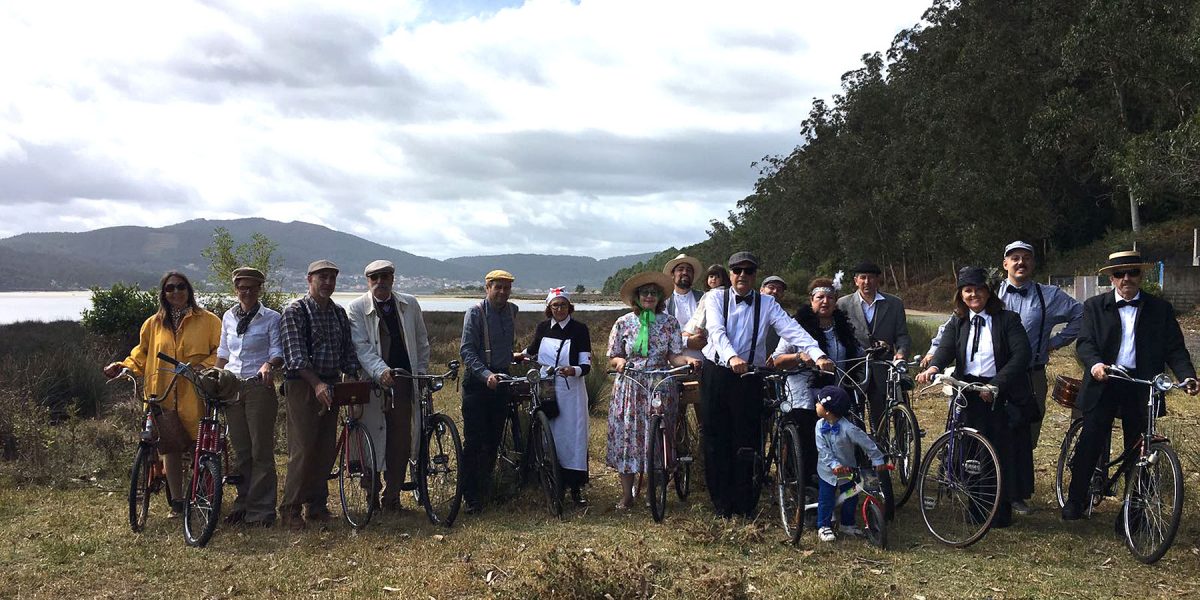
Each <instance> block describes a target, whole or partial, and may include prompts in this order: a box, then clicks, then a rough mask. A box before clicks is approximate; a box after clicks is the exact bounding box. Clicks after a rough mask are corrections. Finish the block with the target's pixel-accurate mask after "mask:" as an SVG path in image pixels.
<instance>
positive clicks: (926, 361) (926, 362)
mask: <svg viewBox="0 0 1200 600" xmlns="http://www.w3.org/2000/svg"><path fill="white" fill-rule="evenodd" d="M931 362H933V353H932V352H930V353H929V354H926V355H925V356H922V357H921V368H922V369H925V368H928V367H929V363H931Z"/></svg>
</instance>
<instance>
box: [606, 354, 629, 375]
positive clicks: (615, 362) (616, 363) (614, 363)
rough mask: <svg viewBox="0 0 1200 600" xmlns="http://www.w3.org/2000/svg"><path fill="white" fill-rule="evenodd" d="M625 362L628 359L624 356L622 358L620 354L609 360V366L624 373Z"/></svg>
mask: <svg viewBox="0 0 1200 600" xmlns="http://www.w3.org/2000/svg"><path fill="white" fill-rule="evenodd" d="M625 362H626V361H625V359H624V358H621V357H620V356H614V357H612V358H610V359H609V360H608V366H610V367H612V370H614V371H616V372H618V373H624V372H625Z"/></svg>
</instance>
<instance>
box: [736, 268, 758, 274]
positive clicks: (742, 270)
mask: <svg viewBox="0 0 1200 600" xmlns="http://www.w3.org/2000/svg"><path fill="white" fill-rule="evenodd" d="M729 270H730V272H732V273H733V274H734V275H753V274H755V273H757V272H758V267H729Z"/></svg>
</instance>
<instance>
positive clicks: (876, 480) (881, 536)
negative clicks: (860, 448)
mask: <svg viewBox="0 0 1200 600" xmlns="http://www.w3.org/2000/svg"><path fill="white" fill-rule="evenodd" d="M883 466H884V469H885V471H884V472H883V473H876V471H875V469H874V467H859V468H857V469H851V468H850V467H841V468H840V469H839V470H838V471H835V472H834V474H835V475H837V478H838V479H837V481H838V486H841V485H842V484H843V483H845V482H850V483H853V484H854V486H853V487H851V488H849V489H847V490H846V491H844V492H840V493H839V494H838V495H837V498H836V501H835V504H834V510H833V514H834V515H835V517H834V518H836V515H838V514H839V511H838V508H840V507H841V506H842V505H843V504H845V503H846V502H850V501H853V502H857V500H855V498H856V497H857V496H859V495H862V496H863V503H862V506H860V507H859V511H858V512H859V516H861V517H862V520H863V537H865V538H867V542H869V543H870V544H871V545H872V546H875V547H877V548H882V549H884V550H886V549H887V547H888V524H887V518H886V516H885V513H884V506H885V505H886V504H887V498H886V494H885V492H884V491H883V487H884V486H883V485H881V484H880V481H881V476H882V475H886V474H887V473H888V472H890V471H892V470H894V469H895V468H896V466H895V465H893V464H891V463H885V464H884V465H883ZM816 508H817V503H816V502H811V503H809V504H806V505H804V509H805V510H816Z"/></svg>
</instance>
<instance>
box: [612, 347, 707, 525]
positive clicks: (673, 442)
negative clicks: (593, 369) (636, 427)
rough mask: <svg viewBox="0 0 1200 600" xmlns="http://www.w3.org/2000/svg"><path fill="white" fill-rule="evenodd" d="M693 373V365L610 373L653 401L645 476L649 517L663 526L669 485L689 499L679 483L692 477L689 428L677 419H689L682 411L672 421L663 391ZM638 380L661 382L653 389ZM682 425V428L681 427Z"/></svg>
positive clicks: (647, 436) (682, 497) (626, 369)
mask: <svg viewBox="0 0 1200 600" xmlns="http://www.w3.org/2000/svg"><path fill="white" fill-rule="evenodd" d="M691 373H692V366H691V365H683V366H680V367H675V368H673V369H635V368H633V367H628V366H627V367H625V369H624V371H621V372H618V371H609V372H608V374H609V375H616V376H617V378H618V379H619V378H621V377H627V378H629V381H631V382H633V383H634V385H637V386H638V387H639V388H641V389H642V390H643V391H644V392H646V395H647V396H648V397H649V398H650V423H649V427H648V428H647V430H646V464H645V474H646V478H647V479H649V484H650V485H649V488H650V490H649V493H648V494H647V495H648V497H649V500H650V516H651V517H653V518H654V521H655V522H657V523H661V522H662V520H663V518H664V517H665V516H666V514H667V482H668V481H671V480H674V481H675V493H676V494H678V495H679V497H680V499H681V500H682V499H684V498H685V497H686V496H687V491H686V490H687V487H688V484H687V482H684V483H682V484H681V483H680V479H683V478H690V477H691V464H692V456H691V444H690V440H687V439H686V438H687V436H688V432H687V424H686V421H685V422H684V423H682V424H681V423H679V422H678V421H677V420H676V419H677V418H680V417H682V418H684V419H686V414H685V411H679V412H678V414H677V415H676V419H673V418H670V417H671V415H669V413H668V407H667V404H668V402H667V396H668V395H669V392H668V391H667V390H666V389H664V384H670V385H676V384H677V383H678V382H679V380H680V378H682V377H685V376H687V375H690V374H691ZM639 377H647V378H652V377H658V378H659V379H658V381H656V382H654V384H653V385H647V384H645V383H643V382H642V381H641V380H640V379H639ZM681 425H682V427H681ZM680 436H683V437H684V438H685V440H684V443H683V444H682V446H683V448H684V449H685V451H686V452H687V454H686V455H681V454H679V450H680V449H681V448H680V446H681V444H680V439H679V437H680Z"/></svg>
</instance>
